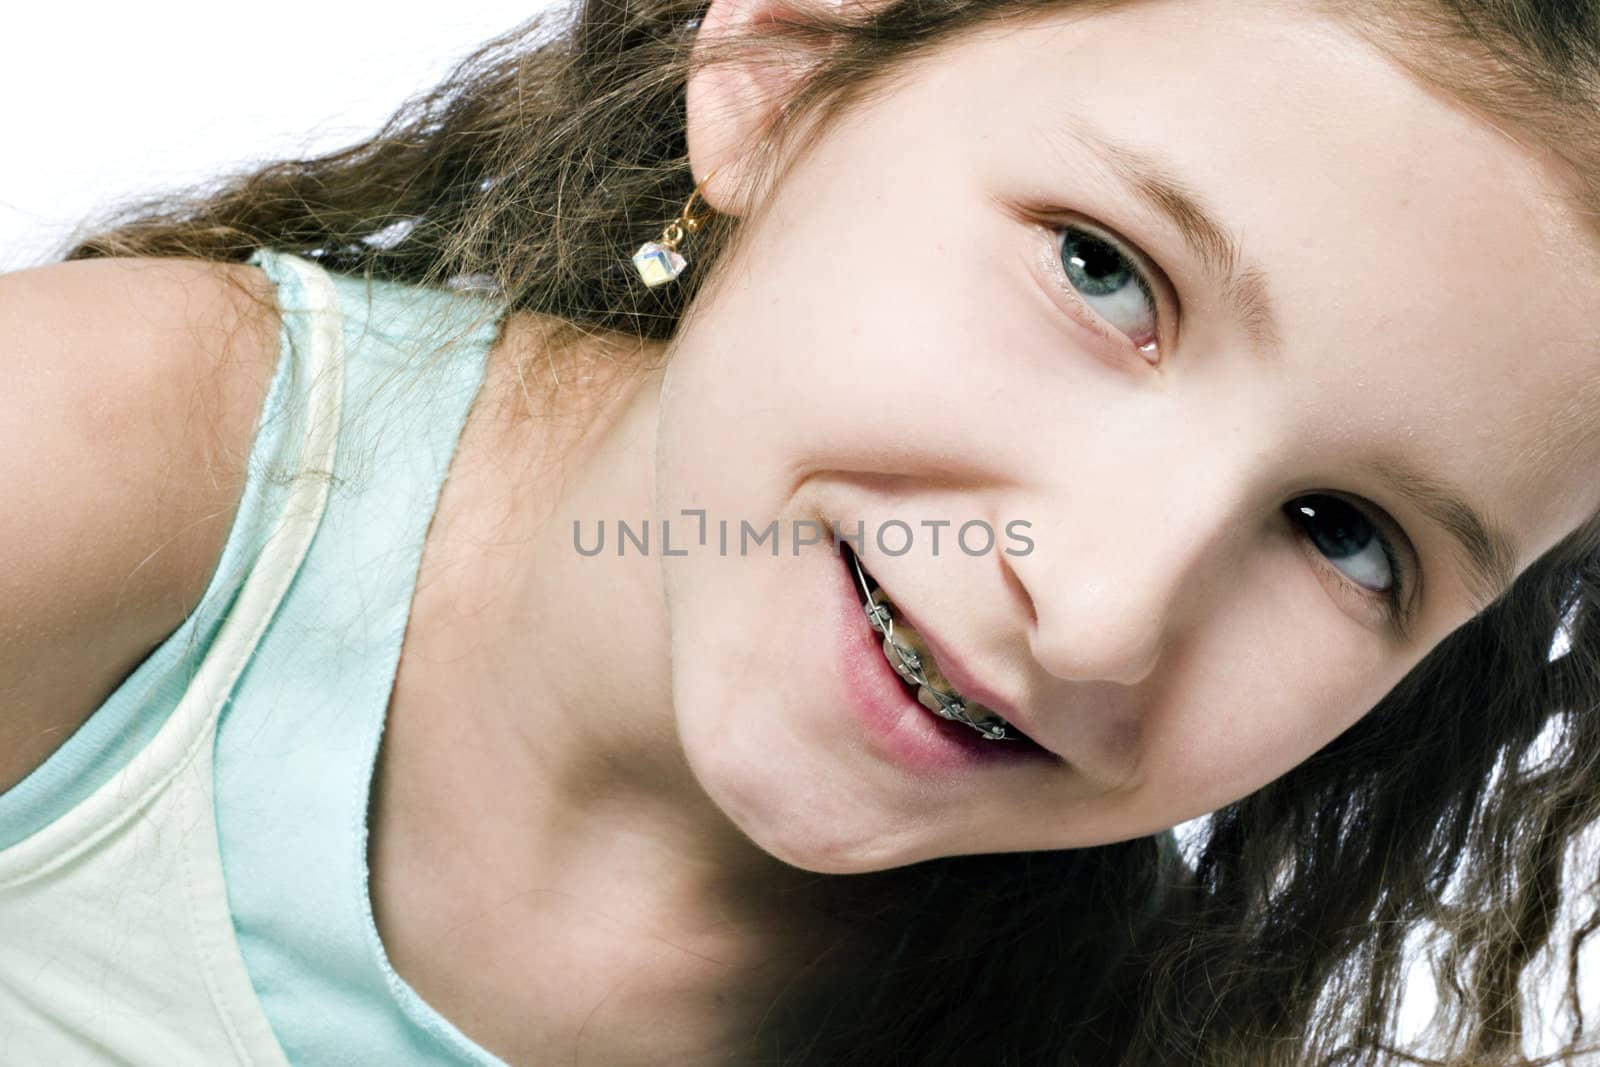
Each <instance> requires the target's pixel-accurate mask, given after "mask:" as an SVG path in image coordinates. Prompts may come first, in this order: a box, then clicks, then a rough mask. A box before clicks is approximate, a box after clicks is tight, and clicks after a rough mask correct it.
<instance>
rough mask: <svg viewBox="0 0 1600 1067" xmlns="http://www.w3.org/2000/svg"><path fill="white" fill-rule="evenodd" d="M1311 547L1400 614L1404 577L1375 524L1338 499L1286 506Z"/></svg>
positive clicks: (1320, 496) (1317, 497)
mask: <svg viewBox="0 0 1600 1067" xmlns="http://www.w3.org/2000/svg"><path fill="white" fill-rule="evenodd" d="M1284 510H1285V511H1287V512H1288V513H1289V515H1290V517H1291V518H1292V519H1293V520H1294V521H1295V522H1296V523H1297V524H1298V525H1299V526H1300V527H1301V528H1302V529H1303V530H1304V531H1305V534H1306V537H1307V538H1309V539H1310V541H1311V544H1312V545H1313V546H1314V547H1315V548H1316V549H1317V551H1318V552H1321V553H1322V554H1323V555H1324V556H1326V557H1327V558H1328V562H1329V563H1331V564H1332V565H1333V566H1334V567H1335V568H1337V569H1338V570H1339V572H1340V573H1341V574H1343V575H1345V576H1346V577H1347V578H1349V579H1350V581H1351V582H1353V583H1354V584H1356V585H1358V586H1360V587H1361V588H1363V589H1365V590H1367V591H1368V592H1369V593H1372V594H1374V595H1376V596H1378V597H1381V598H1382V599H1383V600H1384V601H1385V603H1386V604H1387V605H1388V607H1389V609H1390V610H1391V611H1392V612H1393V613H1395V614H1397V615H1398V614H1399V613H1400V612H1401V611H1402V605H1403V604H1404V597H1403V594H1404V592H1405V583H1404V577H1405V572H1404V569H1403V568H1402V566H1401V563H1400V557H1399V554H1398V553H1397V552H1396V551H1395V549H1394V546H1393V545H1392V544H1391V543H1390V541H1389V539H1388V538H1387V537H1385V536H1384V535H1383V532H1382V531H1381V530H1380V529H1379V528H1378V526H1377V524H1376V523H1374V522H1373V521H1372V520H1370V519H1369V518H1368V517H1367V516H1366V515H1364V514H1363V513H1362V512H1361V510H1360V509H1359V508H1357V507H1355V506H1354V505H1353V504H1350V503H1348V502H1346V501H1344V500H1341V499H1340V498H1338V497H1336V496H1329V495H1327V494H1324V493H1314V494H1311V495H1309V496H1302V497H1297V498H1296V499H1294V500H1291V501H1290V502H1289V503H1288V504H1286V505H1284Z"/></svg>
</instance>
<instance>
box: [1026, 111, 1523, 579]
mask: <svg viewBox="0 0 1600 1067" xmlns="http://www.w3.org/2000/svg"><path fill="white" fill-rule="evenodd" d="M1060 120H1061V121H1060V123H1059V124H1058V125H1056V126H1053V127H1052V132H1061V133H1065V134H1067V135H1068V136H1070V137H1073V138H1075V139H1077V140H1078V141H1079V142H1080V143H1082V144H1083V145H1085V146H1086V147H1088V148H1089V149H1090V150H1091V151H1093V152H1095V153H1097V154H1098V155H1099V156H1100V157H1101V158H1102V159H1103V160H1105V162H1106V163H1107V164H1108V166H1109V167H1110V169H1111V172H1112V173H1113V174H1114V175H1115V176H1116V177H1117V178H1119V179H1121V180H1122V181H1123V182H1124V183H1125V184H1126V185H1127V186H1128V187H1129V188H1130V189H1132V190H1133V192H1134V193H1135V194H1136V195H1137V196H1138V197H1139V199H1140V200H1141V201H1142V202H1143V203H1144V205H1145V206H1146V207H1148V208H1150V209H1151V210H1153V211H1154V212H1155V213H1156V214H1157V215H1159V216H1161V217H1162V218H1164V219H1166V220H1167V221H1168V222H1169V223H1171V225H1172V227H1173V228H1174V229H1175V230H1177V231H1178V234H1179V235H1180V236H1181V237H1182V238H1183V241H1184V243H1185V244H1187V245H1188V246H1189V249H1190V250H1191V251H1192V252H1193V253H1194V255H1195V257H1196V258H1197V259H1199V260H1200V262H1201V264H1202V265H1203V266H1204V267H1205V269H1206V271H1207V272H1208V273H1209V274H1211V276H1212V278H1213V279H1214V280H1215V281H1216V283H1217V284H1218V286H1219V287H1220V288H1221V290H1222V292H1223V293H1224V295H1225V297H1226V299H1227V301H1228V304H1229V306H1230V307H1231V309H1232V311H1233V313H1234V315H1235V317H1236V318H1237V319H1238V321H1239V322H1240V323H1241V324H1242V325H1243V326H1244V327H1245V329H1246V331H1247V335H1248V336H1249V338H1250V341H1251V344H1252V345H1253V346H1254V350H1255V351H1257V352H1259V353H1263V354H1267V355H1273V356H1276V355H1279V354H1281V352H1282V348H1283V344H1282V335H1281V333H1280V331H1279V327H1278V317H1277V314H1276V312H1275V310H1274V307H1273V300H1272V296H1271V293H1270V291H1269V290H1268V287H1267V274H1266V271H1264V270H1263V269H1262V268H1261V266H1260V265H1259V264H1258V263H1256V262H1255V261H1254V260H1251V259H1249V258H1248V257H1247V256H1246V255H1245V254H1244V251H1243V248H1242V246H1241V242H1240V240H1239V238H1238V236H1237V235H1235V234H1234V232H1233V231H1232V230H1230V229H1229V228H1228V227H1226V226H1224V225H1223V224H1222V223H1221V222H1219V221H1218V218H1217V216H1218V213H1217V212H1216V211H1215V210H1214V209H1212V208H1211V207H1209V206H1208V205H1207V203H1206V198H1205V196H1204V195H1202V194H1201V193H1199V192H1198V191H1197V190H1196V189H1195V188H1194V186H1193V185H1191V184H1190V183H1189V182H1187V181H1185V180H1184V179H1182V178H1180V177H1179V176H1178V174H1177V168H1175V167H1174V166H1173V165H1172V164H1171V162H1169V161H1168V160H1166V159H1164V158H1162V157H1161V156H1159V155H1157V154H1155V153H1154V152H1151V151H1148V150H1146V149H1142V148H1135V147H1133V146H1131V145H1127V144H1122V143H1120V142H1117V141H1114V140H1112V139H1111V138H1110V137H1109V136H1107V135H1106V134H1105V133H1103V132H1101V131H1099V130H1097V129H1095V128H1094V126H1093V125H1091V124H1090V123H1089V122H1088V120H1086V119H1084V118H1083V116H1081V115H1077V114H1074V113H1072V112H1064V113H1062V114H1061V115H1060ZM1368 471H1369V473H1371V474H1373V475H1375V476H1376V477H1377V478H1378V479H1379V480H1381V481H1383V482H1385V483H1386V484H1387V485H1388V486H1389V487H1390V488H1391V489H1392V490H1393V491H1394V492H1396V493H1398V494H1399V495H1401V496H1403V497H1405V498H1406V499H1407V500H1408V501H1410V502H1411V504H1412V506H1414V507H1415V508H1416V509H1417V510H1418V511H1420V512H1422V514H1423V515H1425V516H1426V517H1427V518H1429V519H1430V520H1432V521H1433V522H1434V523H1435V524H1437V525H1438V526H1439V527H1440V528H1441V529H1443V530H1444V532H1445V533H1446V534H1448V535H1449V536H1450V538H1451V540H1453V541H1454V542H1455V544H1456V548H1457V553H1456V558H1457V561H1458V562H1459V563H1460V564H1461V566H1462V569H1463V570H1464V571H1465V572H1466V579H1467V580H1466V585H1467V589H1468V593H1469V595H1470V596H1472V597H1474V598H1475V599H1476V601H1477V602H1476V604H1475V606H1476V607H1477V608H1478V609H1479V610H1481V609H1482V608H1484V607H1487V606H1488V604H1489V603H1490V602H1492V601H1493V600H1494V599H1495V598H1496V597H1498V596H1499V595H1500V594H1501V593H1502V592H1504V591H1505V589H1506V587H1507V586H1509V585H1510V584H1511V582H1512V580H1513V579H1514V578H1515V576H1516V561H1517V560H1518V559H1519V558H1520V553H1519V550H1518V548H1517V544H1516V541H1515V539H1514V538H1513V537H1512V536H1511V535H1510V534H1509V533H1508V532H1507V530H1506V528H1505V527H1504V526H1503V525H1501V524H1500V523H1498V522H1495V521H1494V520H1492V519H1490V518H1489V517H1488V514H1489V513H1488V512H1487V511H1485V510H1484V509H1482V508H1479V507H1476V506H1474V505H1473V504H1472V503H1471V501H1470V499H1469V498H1468V496H1467V494H1465V493H1464V492H1462V491H1461V490H1460V489H1459V488H1458V487H1456V486H1454V485H1452V484H1450V483H1449V482H1446V481H1443V480H1441V479H1439V478H1438V477H1436V476H1434V475H1430V474H1428V473H1426V472H1424V471H1422V470H1419V469H1417V468H1416V467H1413V466H1412V465H1410V463H1408V462H1407V461H1405V460H1403V459H1400V458H1398V457H1394V456H1388V457H1385V458H1382V459H1379V460H1377V461H1375V462H1373V463H1371V464H1369V466H1368Z"/></svg>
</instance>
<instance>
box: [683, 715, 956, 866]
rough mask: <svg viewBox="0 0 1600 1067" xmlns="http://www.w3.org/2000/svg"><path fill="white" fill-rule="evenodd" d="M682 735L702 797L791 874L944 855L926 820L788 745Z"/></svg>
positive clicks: (768, 735)
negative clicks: (886, 803) (877, 800)
mask: <svg viewBox="0 0 1600 1067" xmlns="http://www.w3.org/2000/svg"><path fill="white" fill-rule="evenodd" d="M744 710H745V714H747V715H754V714H759V713H756V712H754V711H752V709H748V708H746V709H744ZM775 710H776V709H774V711H775ZM755 721H758V722H759V721H762V720H761V719H759V718H758V719H756V720H755ZM765 721H766V722H769V723H770V722H771V721H772V720H770V719H767V720H765ZM680 729H681V730H682V731H683V735H684V736H683V737H682V740H683V744H684V753H685V756H686V757H687V759H688V762H689V766H690V768H691V770H692V771H693V772H694V775H695V778H696V779H697V780H698V781H699V783H700V787H701V789H702V790H704V792H705V793H706V795H707V796H708V797H710V799H711V801H712V802H713V803H714V804H716V805H717V807H718V808H719V809H720V810H721V811H722V813H723V814H724V815H725V816H726V817H727V819H728V820H729V821H730V822H731V823H732V824H733V825H734V826H735V827H737V828H738V829H739V831H740V832H741V833H742V834H743V835H744V836H745V837H746V838H748V839H749V840H750V841H751V842H752V843H753V844H755V845H756V846H757V847H758V848H760V849H761V850H762V851H763V852H766V853H767V854H768V855H770V856H772V857H774V858H775V859H778V860H780V861H782V862H783V863H786V864H788V865H789V866H791V867H797V868H799V869H801V870H805V871H810V872H812V873H815V874H868V873H871V872H874V871H882V870H887V869H889V868H892V867H903V866H906V865H907V864H911V863H917V862H920V861H922V860H926V859H933V858H936V857H938V856H940V855H944V854H946V852H945V851H941V850H940V849H938V847H937V846H936V845H935V843H934V842H933V841H932V840H931V835H930V832H929V831H930V829H931V828H930V826H929V825H928V823H927V822H926V821H925V819H922V818H919V817H917V816H916V815H912V814H906V813H901V812H896V811H893V810H891V809H888V808H885V807H883V806H882V804H881V802H880V803H875V802H874V798H873V797H871V796H870V795H867V788H868V784H867V783H865V782H863V781H862V780H860V779H859V778H852V777H850V776H849V775H846V774H842V773H841V772H840V768H839V767H838V766H837V765H836V764H829V763H827V762H826V761H824V760H822V759H820V758H819V757H818V754H817V753H815V752H814V751H810V750H805V749H802V750H800V751H795V741H794V739H793V738H791V737H788V736H781V735H778V733H777V732H775V731H762V730H754V729H728V730H715V729H711V728H707V729H706V730H704V732H703V734H699V733H698V732H697V731H695V729H694V728H693V726H692V725H680Z"/></svg>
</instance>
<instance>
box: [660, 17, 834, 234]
mask: <svg viewBox="0 0 1600 1067" xmlns="http://www.w3.org/2000/svg"><path fill="white" fill-rule="evenodd" d="M810 4H815V5H817V6H818V7H821V8H825V9H827V10H829V11H834V12H836V11H838V10H839V8H840V5H841V0H831V2H830V0H711V6H710V7H709V8H707V10H706V13H705V15H704V17H703V18H702V19H701V22H700V26H699V29H698V30H697V31H696V34H695V44H694V50H695V54H696V55H697V56H699V55H700V54H701V49H702V48H703V47H704V45H705V44H707V43H710V42H716V41H720V40H724V39H727V38H729V37H732V36H740V35H752V34H753V35H756V36H761V37H768V38H776V37H777V32H776V28H777V27H779V26H781V24H782V23H783V22H785V21H787V20H789V19H791V18H793V17H794V15H795V14H796V13H798V12H801V11H803V10H804V9H805V7H806V6H807V5H810ZM792 41H793V39H792V38H791V42H788V43H785V44H784V45H783V46H782V48H781V49H779V48H776V47H775V48H774V49H773V50H772V51H770V52H769V51H766V50H762V52H761V54H759V55H750V56H748V57H745V56H742V57H740V58H739V59H737V60H735V61H726V62H721V63H715V64H710V65H707V66H705V67H700V68H697V69H695V70H694V71H692V72H691V73H690V75H689V80H688V83H687V86H686V89H685V99H684V104H685V112H686V118H687V121H688V131H687V137H688V148H689V162H690V166H691V168H692V170H693V173H694V180H695V182H696V183H701V182H704V183H705V184H704V185H702V186H701V188H700V199H701V200H702V201H704V202H705V203H706V205H707V206H709V207H710V208H712V209H713V210H715V211H716V212H718V213H719V214H724V215H742V214H744V213H745V207H746V206H745V205H743V204H740V203H737V202H735V199H734V194H735V191H736V190H737V189H738V188H739V187H740V183H741V182H742V181H743V180H745V179H746V178H747V177H748V176H749V171H750V169H751V167H752V165H753V164H754V163H756V162H758V157H757V156H756V155H755V154H754V149H755V147H756V145H757V144H758V143H759V140H760V138H761V135H762V134H763V133H764V132H765V131H766V129H767V128H768V127H769V126H770V125H771V124H772V122H773V121H774V120H775V119H776V118H777V117H778V114H779V113H780V112H781V111H782V110H783V106H784V103H785V101H786V100H788V98H789V96H790V94H792V93H793V92H794V91H795V90H796V89H797V88H798V87H799V83H800V80H801V78H802V77H803V76H804V75H805V74H806V72H807V71H808V70H810V69H811V66H812V63H813V59H812V57H810V56H807V55H805V54H803V53H799V54H797V53H796V52H795V51H794V50H795V49H797V48H802V47H804V46H802V45H799V44H796V43H792ZM713 172H715V173H714V176H712V177H711V180H710V181H706V178H707V176H708V175H713Z"/></svg>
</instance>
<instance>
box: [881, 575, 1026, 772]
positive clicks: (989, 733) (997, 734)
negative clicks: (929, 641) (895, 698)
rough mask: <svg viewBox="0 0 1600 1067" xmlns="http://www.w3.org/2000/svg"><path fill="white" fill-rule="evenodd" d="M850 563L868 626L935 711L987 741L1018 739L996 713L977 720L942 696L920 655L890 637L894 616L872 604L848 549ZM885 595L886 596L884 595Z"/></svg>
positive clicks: (892, 630) (885, 608) (882, 607)
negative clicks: (928, 697) (992, 718)
mask: <svg viewBox="0 0 1600 1067" xmlns="http://www.w3.org/2000/svg"><path fill="white" fill-rule="evenodd" d="M850 565H851V566H852V567H854V568H855V571H856V581H857V582H859V583H861V591H862V592H863V593H865V594H866V598H867V602H866V604H865V605H864V607H865V609H866V613H867V618H868V619H870V620H871V622H872V628H873V629H874V630H876V631H878V632H879V633H881V634H883V636H884V637H885V639H887V640H888V642H889V647H890V648H892V649H894V654H895V658H897V659H898V660H899V661H900V665H901V666H902V667H904V668H905V669H906V671H907V672H909V673H910V675H911V678H912V680H913V681H915V682H916V683H917V684H918V685H923V686H926V687H927V689H928V692H930V693H932V694H933V698H934V700H936V701H938V702H939V707H940V709H941V710H939V711H937V712H936V713H935V714H937V715H939V716H940V717H941V718H945V719H949V720H951V721H952V722H961V723H966V724H967V725H968V726H970V727H972V728H973V729H974V730H976V731H978V733H980V734H982V735H983V737H984V739H985V740H987V741H1016V740H1019V738H1015V737H1012V736H1010V735H1009V734H1007V733H1006V726H1007V725H1008V724H1007V723H1006V721H1005V720H1004V719H1002V718H1000V717H999V716H998V715H997V716H995V718H996V719H997V720H998V724H996V723H990V722H978V721H977V720H976V719H974V718H973V717H972V716H971V715H969V714H968V713H967V706H966V704H965V703H964V702H962V701H960V700H957V699H956V698H954V697H949V696H946V695H945V694H943V693H941V692H939V690H937V689H935V688H934V687H933V685H932V684H931V683H930V682H929V681H928V676H927V675H925V674H924V673H923V672H922V658H921V657H920V656H918V655H917V654H916V652H914V651H913V650H911V649H909V648H906V647H904V646H903V645H900V644H898V643H896V641H895V639H894V616H893V615H891V614H890V612H889V609H888V607H887V606H886V605H883V604H876V603H874V602H873V600H872V590H871V589H868V588H867V576H866V575H865V574H863V573H862V571H861V561H860V560H858V559H857V558H856V554H855V553H854V552H852V553H850ZM885 599H888V598H887V597H885ZM897 673H898V672H897Z"/></svg>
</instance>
